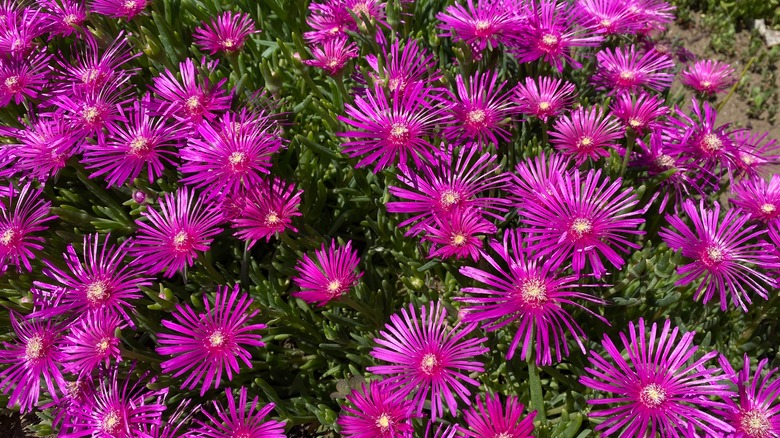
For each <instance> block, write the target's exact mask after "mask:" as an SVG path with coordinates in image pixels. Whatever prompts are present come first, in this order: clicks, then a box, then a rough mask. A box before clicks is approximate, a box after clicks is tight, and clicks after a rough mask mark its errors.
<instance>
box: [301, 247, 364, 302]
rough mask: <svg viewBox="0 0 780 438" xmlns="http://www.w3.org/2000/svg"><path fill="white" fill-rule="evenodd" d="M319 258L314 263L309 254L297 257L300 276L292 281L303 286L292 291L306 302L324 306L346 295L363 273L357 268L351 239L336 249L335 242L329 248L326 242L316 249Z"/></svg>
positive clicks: (356, 258)
mask: <svg viewBox="0 0 780 438" xmlns="http://www.w3.org/2000/svg"><path fill="white" fill-rule="evenodd" d="M315 254H316V259H317V261H316V262H314V261H313V260H312V259H311V258H310V257H309V256H308V254H304V255H303V259H301V260H298V266H297V270H298V275H296V276H295V277H293V281H294V282H295V284H297V285H298V287H300V288H301V291H300V292H294V293H292V296H294V297H298V298H300V299H302V300H303V301H306V302H307V303H315V304H317V305H319V306H324V305H325V304H328V303H329V302H331V301H333V300H337V299H339V298H341V297H342V296H344V295H345V294H347V293H348V292H349V290H350V289H352V287H353V286H355V285H356V284H357V282H358V279H359V278H360V277H362V276H363V273H362V272H360V273H358V274H355V270H356V269H357V267H358V264H359V263H360V258H359V257H358V255H357V251H353V250H352V242H351V241H350V242H347V244H346V245H345V246H343V247H339V248H336V241H335V240H334V241H332V242H331V245H330V249H328V248H327V246H326V245H325V244H324V243H323V244H322V248H321V249H320V250H317V251H315Z"/></svg>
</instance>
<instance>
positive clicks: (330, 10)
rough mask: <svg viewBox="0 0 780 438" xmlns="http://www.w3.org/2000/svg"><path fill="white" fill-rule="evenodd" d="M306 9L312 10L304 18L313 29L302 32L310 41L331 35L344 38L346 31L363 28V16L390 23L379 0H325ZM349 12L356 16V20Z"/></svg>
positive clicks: (326, 38) (323, 39) (385, 25)
mask: <svg viewBox="0 0 780 438" xmlns="http://www.w3.org/2000/svg"><path fill="white" fill-rule="evenodd" d="M309 10H310V11H311V12H312V14H311V15H310V16H309V17H307V18H306V24H308V25H309V26H310V27H311V28H313V29H314V30H313V31H309V32H304V34H303V37H304V38H305V39H306V41H308V42H309V43H315V44H321V43H325V42H327V41H329V40H331V39H335V38H344V37H347V36H348V34H347V31H352V32H357V31H359V30H361V31H364V30H366V28H365V26H364V25H363V22H362V20H363V17H366V18H367V19H368V20H369V21H374V22H376V23H377V24H379V25H381V26H383V27H389V26H388V24H387V22H386V21H385V3H384V2H383V1H381V0H335V1H334V0H328V1H327V3H325V4H320V3H315V2H312V3H310V4H309ZM352 14H354V15H355V16H356V17H357V18H358V21H357V22H356V21H355V19H354V18H352ZM380 33H381V32H380ZM377 38H381V37H379V36H377Z"/></svg>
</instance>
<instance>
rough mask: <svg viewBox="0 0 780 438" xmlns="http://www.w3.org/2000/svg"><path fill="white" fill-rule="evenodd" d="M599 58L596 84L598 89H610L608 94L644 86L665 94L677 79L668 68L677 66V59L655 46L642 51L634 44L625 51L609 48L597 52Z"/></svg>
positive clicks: (595, 77)
mask: <svg viewBox="0 0 780 438" xmlns="http://www.w3.org/2000/svg"><path fill="white" fill-rule="evenodd" d="M596 61H597V62H598V69H597V70H596V74H595V75H594V76H593V78H592V80H593V83H594V84H595V85H596V88H597V89H600V90H608V91H609V93H608V94H616V93H624V92H637V91H639V90H641V89H642V87H647V88H649V89H651V90H655V91H657V92H659V93H661V92H663V91H664V90H665V89H667V88H669V87H670V86H671V85H672V80H673V79H674V74H672V73H668V72H666V71H664V70H670V69H672V68H674V62H673V61H672V60H671V58H669V57H668V56H667V55H664V54H662V53H658V52H656V51H655V50H653V49H650V50H648V51H647V52H645V53H644V54H639V53H637V51H636V48H635V47H634V45H631V46H628V47H627V48H626V49H625V50H624V49H622V48H620V47H617V48H615V49H614V51H612V50H610V49H609V48H606V49H604V50H602V51H600V52H598V53H596Z"/></svg>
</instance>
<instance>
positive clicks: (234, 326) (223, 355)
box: [157, 285, 266, 396]
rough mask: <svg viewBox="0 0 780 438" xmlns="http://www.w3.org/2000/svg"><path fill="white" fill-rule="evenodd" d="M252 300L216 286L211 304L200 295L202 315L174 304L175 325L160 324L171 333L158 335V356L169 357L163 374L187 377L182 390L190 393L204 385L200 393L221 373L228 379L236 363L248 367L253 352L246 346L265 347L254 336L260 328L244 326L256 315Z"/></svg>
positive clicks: (237, 289)
mask: <svg viewBox="0 0 780 438" xmlns="http://www.w3.org/2000/svg"><path fill="white" fill-rule="evenodd" d="M252 302H253V300H252V298H250V297H249V295H248V294H246V293H244V292H241V288H240V287H239V285H235V286H234V287H232V288H231V287H230V286H225V287H224V288H223V287H217V292H216V295H215V298H214V304H213V307H212V304H211V303H210V302H209V300H208V299H207V297H205V296H204V297H203V303H204V305H205V306H206V308H205V310H204V311H203V312H197V313H196V312H195V309H193V308H192V307H190V305H189V304H186V303H185V304H184V305H182V304H177V305H176V310H175V311H174V312H173V319H174V321H168V320H163V321H162V325H163V327H165V328H167V329H168V330H171V331H173V333H175V334H168V333H160V334H159V335H158V338H157V341H158V342H159V343H160V346H159V347H157V353H159V354H161V355H165V356H168V355H170V356H173V357H172V358H171V359H168V360H166V361H165V362H163V363H162V364H161V365H160V366H161V367H162V370H163V372H165V373H171V372H173V377H174V378H177V377H180V376H182V375H185V374H186V376H187V377H186V379H184V382H183V383H182V385H181V387H182V389H194V388H195V387H197V386H198V384H199V383H201V382H203V383H202V385H201V388H200V395H201V396H203V394H205V393H206V391H207V390H208V389H209V386H210V385H211V382H212V381H213V382H214V389H217V388H219V384H220V383H221V382H222V373H223V372H225V373H226V374H227V380H228V381H231V380H233V373H236V374H237V373H238V372H239V371H240V365H239V359H240V360H241V361H242V362H243V363H244V365H246V366H247V367H248V368H252V362H251V359H252V354H251V353H250V352H249V351H248V350H247V348H248V347H256V348H260V347H264V346H265V344H264V343H263V342H262V341H261V340H262V338H263V337H262V335H260V334H258V333H253V332H256V331H257V330H263V329H265V328H266V325H265V324H248V323H249V321H251V320H252V318H254V317H255V316H256V315H257V314H258V313H259V310H257V309H255V310H253V311H250V307H251V305H252Z"/></svg>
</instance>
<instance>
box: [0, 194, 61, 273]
mask: <svg viewBox="0 0 780 438" xmlns="http://www.w3.org/2000/svg"><path fill="white" fill-rule="evenodd" d="M42 191H43V190H42V189H34V188H33V187H32V184H31V183H27V184H25V185H24V186H23V187H22V188H21V189H19V190H17V189H16V188H15V187H13V186H11V187H9V197H8V198H7V199H5V200H4V201H5V202H3V203H2V204H0V272H3V271H5V269H6V268H7V267H8V265H9V264H10V265H14V266H16V267H17V268H19V269H21V268H24V269H25V270H26V271H28V272H30V271H32V265H31V264H30V260H31V259H34V258H35V254H33V250H36V251H40V250H42V249H43V245H42V244H43V243H44V242H45V239H44V238H43V237H40V236H35V235H34V234H35V233H38V232H41V231H45V230H46V229H48V228H49V227H48V225H45V223H46V222H48V221H50V220H52V219H55V218H56V217H57V216H53V215H50V214H49V208H50V207H51V202H49V201H45V200H43V199H41V192H42Z"/></svg>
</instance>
